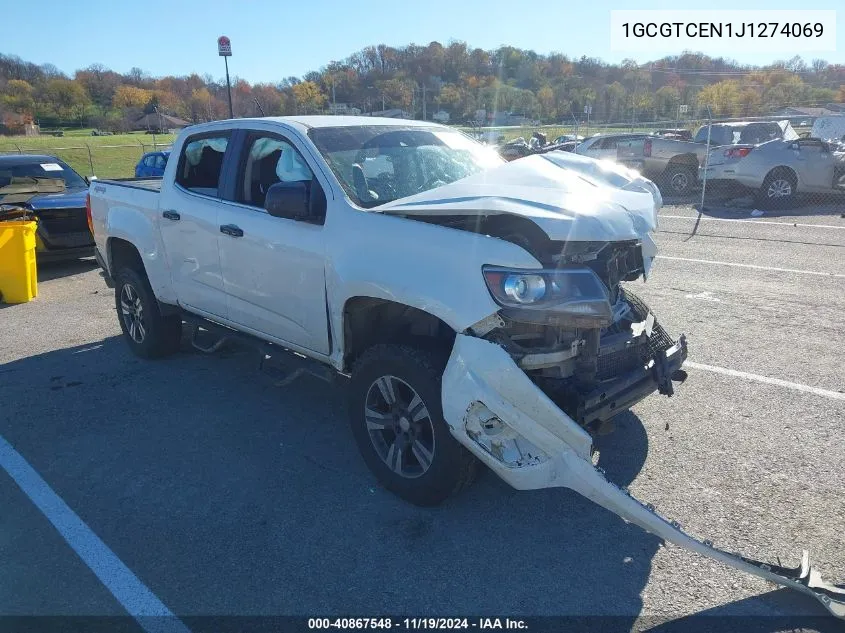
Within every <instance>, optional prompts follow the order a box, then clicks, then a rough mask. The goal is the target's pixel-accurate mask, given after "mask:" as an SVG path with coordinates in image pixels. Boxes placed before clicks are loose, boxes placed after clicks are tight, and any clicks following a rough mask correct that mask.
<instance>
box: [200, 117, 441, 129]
mask: <svg viewBox="0 0 845 633" xmlns="http://www.w3.org/2000/svg"><path fill="white" fill-rule="evenodd" d="M259 122H260V123H268V122H269V123H282V124H284V125H289V126H291V127H295V128H297V129H298V130H299V131H300V132H303V133H307V132H308V130H310V129H312V128H324V127H348V126H367V125H388V126H393V127H439V128H442V127H443V126H442V125H440V124H439V123H432V122H431V121H417V120H414V119H394V118H390V117H375V116H342V115H338V116H335V115H301V116H268V117H255V118H248V119H223V120H221V121H210V122H208V123H199V124H197V125H192V126H190V127H187V128H185V129H186V130H194V129H195V128H196V129H197V130H201V129H215V128H218V127H226V128H239V127H242V126H246V125H248V124H250V123H259Z"/></svg>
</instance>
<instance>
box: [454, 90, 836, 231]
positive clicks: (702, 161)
mask: <svg viewBox="0 0 845 633" xmlns="http://www.w3.org/2000/svg"><path fill="white" fill-rule="evenodd" d="M840 105H841V108H842V109H841V111H837V110H835V109H828V108H820V107H810V106H807V107H803V108H802V107H798V106H793V105H790V106H788V107H787V106H786V105H784V107H782V108H775V109H774V112H773V114H772V115H771V116H754V117H718V116H714V115H713V114H712V112H711V110H710V108H708V107H706V106H705V107H703V108H700V109H698V110H697V111H688V112H685V114H686V115H688V116H684V117H681V116H678V117H677V118H675V119H673V120H666V119H664V120H657V121H635V120H628V121H609V122H589V123H588V122H587V121H578V120H573V121H572V122H571V123H569V124H560V125H522V126H495V127H492V126H460V127H459V129H461V130H463V131H464V132H466V133H467V134H469V135H470V136H473V137H474V138H477V139H478V140H481V141H483V142H485V143H487V144H489V145H493V146H495V147H497V149H498V150H499V151H500V153H501V154H502V155H503V156H504V157H506V158H508V159H513V158H514V157H515V156H517V157H518V156H520V155H525V154H530V153H535V152H538V151H539V152H542V151H544V149H543V147H538V146H536V145H535V146H534V147H533V148H532V147H531V138H532V136H537V134H538V133H539V134H542V135H543V136H544V137H545V138H544V139H542V140H540V141H539V143H538V145H539V144H542V143H543V142H545V143H547V144H549V145H552V144H557V145H559V148H560V150H561V151H571V152H575V153H579V154H584V155H586V156H592V157H594V158H599V159H604V160H612V161H616V162H619V163H622V164H624V165H626V166H628V167H632V168H634V169H636V170H638V171H640V172H641V173H643V175H645V176H646V177H648V178H650V179H651V180H653V181H654V182H655V183H656V184H657V185H658V186H659V187H660V189H661V191H662V193H663V196H664V201H665V202H666V204H687V205H695V206H696V207H698V208H699V209H702V210H705V211H706V210H707V209H708V208H712V209H718V208H724V209H734V210H747V211H748V213H749V214H751V215H753V216H759V215H762V214H764V213H765V214H779V213H785V212H788V211H790V210H800V209H802V208H807V207H813V208H814V210H816V211H819V212H822V213H830V214H836V215H843V214H845V104H840ZM833 106H834V107H836V106H837V104H833ZM522 141H525V145H522V144H521V143H522ZM535 143H537V142H536V141H535ZM515 146H516V147H521V148H522V149H521V151H511V152H510V153H509V151H508V148H509V147H510V148H514V147H515Z"/></svg>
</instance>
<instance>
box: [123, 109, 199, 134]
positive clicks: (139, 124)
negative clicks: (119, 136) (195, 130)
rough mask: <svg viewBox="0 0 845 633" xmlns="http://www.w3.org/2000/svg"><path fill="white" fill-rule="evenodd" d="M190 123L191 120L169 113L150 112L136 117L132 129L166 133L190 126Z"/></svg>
mask: <svg viewBox="0 0 845 633" xmlns="http://www.w3.org/2000/svg"><path fill="white" fill-rule="evenodd" d="M190 124H191V123H190V121H185V120H184V119H180V118H179V117H175V116H170V115H169V114H158V113H156V112H150V113H149V114H145V115H144V116H142V117H140V118H138V119H136V120H135V122H134V123H133V124H132V129H133V130H147V131H149V132H152V131H155V132H159V133H164V132H171V131H174V130H181V129H182V128H183V127H188V126H189V125H190Z"/></svg>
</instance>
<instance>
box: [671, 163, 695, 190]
mask: <svg viewBox="0 0 845 633" xmlns="http://www.w3.org/2000/svg"><path fill="white" fill-rule="evenodd" d="M696 180H697V174H696V173H695V171H694V170H693V168H692V167H690V166H689V165H669V166H668V167H667V168H666V171H665V172H663V187H664V188H665V190H666V193H667V194H670V195H673V196H686V195H689V194H690V193H691V192H692V190H693V188H694V187H695V182H696Z"/></svg>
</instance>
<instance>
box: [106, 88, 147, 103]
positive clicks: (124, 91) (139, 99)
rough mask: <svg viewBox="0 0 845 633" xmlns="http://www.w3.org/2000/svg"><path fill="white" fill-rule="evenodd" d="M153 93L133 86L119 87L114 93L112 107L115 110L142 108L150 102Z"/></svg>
mask: <svg viewBox="0 0 845 633" xmlns="http://www.w3.org/2000/svg"><path fill="white" fill-rule="evenodd" d="M152 95H153V93H152V92H151V91H150V90H144V89H143V88H136V87H135V86H120V87H119V88H118V89H117V90H115V91H114V97H112V105H113V106H114V107H115V108H143V107H144V106H146V105H147V104H148V103H149V102H150V98H151V97H152Z"/></svg>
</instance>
